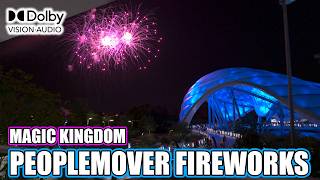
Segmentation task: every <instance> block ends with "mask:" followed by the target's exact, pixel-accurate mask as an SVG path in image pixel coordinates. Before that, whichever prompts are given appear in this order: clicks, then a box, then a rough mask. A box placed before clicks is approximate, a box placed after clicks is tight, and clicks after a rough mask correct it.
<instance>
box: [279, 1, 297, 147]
mask: <svg viewBox="0 0 320 180" xmlns="http://www.w3.org/2000/svg"><path fill="white" fill-rule="evenodd" d="M292 2H293V0H280V4H281V6H282V14H283V27H284V41H285V56H286V66H287V77H288V105H289V113H290V143H291V146H293V145H294V108H293V98H292V67H291V53H290V38H289V25H288V10H287V5H288V4H289V3H292Z"/></svg>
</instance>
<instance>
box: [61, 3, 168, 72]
mask: <svg viewBox="0 0 320 180" xmlns="http://www.w3.org/2000/svg"><path fill="white" fill-rule="evenodd" d="M67 26H68V29H69V31H70V32H68V33H67V37H68V40H69V41H70V40H71V41H72V44H73V46H74V48H73V49H74V52H73V53H74V55H75V57H76V58H75V59H74V62H76V64H80V65H83V66H84V67H86V68H87V69H97V68H98V69H101V70H102V71H106V70H112V69H118V68H121V69H123V68H125V67H126V66H127V65H129V64H134V65H135V66H137V67H138V68H139V69H146V68H147V66H148V65H146V64H147V63H150V62H152V60H154V59H155V58H157V57H158V53H159V51H160V50H159V49H158V47H159V46H158V45H159V43H160V42H161V40H162V38H161V37H160V36H159V35H158V30H157V24H156V22H155V18H154V17H153V16H147V15H143V14H142V13H141V12H140V11H139V8H137V10H134V11H133V10H129V8H126V6H125V5H120V6H119V5H118V6H117V7H109V8H105V9H97V10H96V9H93V10H91V11H90V12H89V13H86V14H84V15H83V16H81V17H78V18H75V19H74V20H73V21H72V22H71V23H70V24H69V25H67Z"/></svg>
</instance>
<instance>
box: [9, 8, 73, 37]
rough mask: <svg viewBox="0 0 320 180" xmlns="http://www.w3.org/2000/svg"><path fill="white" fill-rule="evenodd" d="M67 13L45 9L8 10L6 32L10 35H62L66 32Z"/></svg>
mask: <svg viewBox="0 0 320 180" xmlns="http://www.w3.org/2000/svg"><path fill="white" fill-rule="evenodd" d="M66 16H67V13H66V12H65V11H55V10H53V9H52V8H44V9H43V10H42V11H38V10H36V9H34V8H19V9H14V8H7V9H6V23H7V25H6V31H7V33H8V34H9V35H61V34H63V32H64V27H63V22H64V20H65V18H66Z"/></svg>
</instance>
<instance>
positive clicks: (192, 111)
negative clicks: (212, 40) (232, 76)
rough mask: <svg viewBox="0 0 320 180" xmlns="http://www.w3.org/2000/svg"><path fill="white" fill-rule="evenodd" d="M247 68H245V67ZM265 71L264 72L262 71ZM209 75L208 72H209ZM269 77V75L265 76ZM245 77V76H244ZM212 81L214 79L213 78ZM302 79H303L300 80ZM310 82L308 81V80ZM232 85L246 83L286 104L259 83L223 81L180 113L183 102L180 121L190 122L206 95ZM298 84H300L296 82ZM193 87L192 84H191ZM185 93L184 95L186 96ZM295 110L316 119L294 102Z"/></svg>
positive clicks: (285, 103)
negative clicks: (184, 111)
mask: <svg viewBox="0 0 320 180" xmlns="http://www.w3.org/2000/svg"><path fill="white" fill-rule="evenodd" d="M246 69H247V68H246ZM264 73H265V72H264ZM209 75H210V74H209ZM209 75H206V76H204V77H203V78H204V79H206V78H208V77H209ZM273 75H274V74H270V76H273ZM267 77H269V76H267ZM203 78H201V79H200V80H204V79H203ZM244 79H245V78H244ZM200 80H198V81H197V82H196V83H200ZM208 81H209V82H204V83H205V84H210V81H211V80H208ZM213 81H214V80H213ZM300 81H303V80H300ZM306 82H307V81H306ZM308 83H310V82H308ZM234 85H246V86H250V87H253V88H257V89H259V90H261V91H263V92H265V93H267V94H269V95H271V96H273V97H274V98H276V99H277V100H279V102H280V103H282V104H284V105H285V106H288V102H287V99H286V98H283V97H281V96H280V95H278V94H276V93H274V92H272V91H271V90H268V89H266V88H264V87H262V86H260V85H259V84H255V83H251V82H246V81H229V82H225V83H222V84H218V85H216V86H213V87H211V88H209V89H206V90H205V92H204V93H203V94H202V95H201V97H200V98H199V99H197V101H196V102H194V103H193V104H192V107H191V108H189V109H188V111H187V112H186V113H182V111H183V108H184V107H183V104H182V110H181V112H180V122H186V123H188V124H189V123H190V122H191V120H192V117H193V116H194V114H195V113H196V111H197V110H198V109H199V107H200V106H201V105H202V104H203V103H204V102H205V101H207V99H208V97H209V96H210V95H211V94H213V93H214V92H216V91H218V90H220V89H222V88H224V87H228V86H234ZM298 85H300V84H298ZM192 87H193V86H192ZM191 91H192V88H191V89H190V90H189V91H188V93H187V95H188V94H189V93H190V92H191ZM187 95H186V96H187ZM295 111H296V112H298V113H300V114H302V115H303V116H305V117H307V118H309V119H310V120H311V121H318V119H319V118H318V117H317V115H316V114H314V113H313V112H311V111H308V110H306V109H304V108H303V107H299V106H298V105H296V104H295Z"/></svg>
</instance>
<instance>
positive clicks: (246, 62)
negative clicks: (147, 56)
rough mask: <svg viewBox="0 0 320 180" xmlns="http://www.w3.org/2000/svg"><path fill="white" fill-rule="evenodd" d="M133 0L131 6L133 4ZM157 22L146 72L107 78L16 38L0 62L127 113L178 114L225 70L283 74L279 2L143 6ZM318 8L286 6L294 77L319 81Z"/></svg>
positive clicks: (50, 41)
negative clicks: (156, 52) (157, 109)
mask: <svg viewBox="0 0 320 180" xmlns="http://www.w3.org/2000/svg"><path fill="white" fill-rule="evenodd" d="M131 2H133V1H131ZM141 2H142V8H143V9H146V10H150V11H152V12H153V13H154V14H155V15H156V17H157V18H158V23H159V30H160V33H161V34H162V36H163V38H164V41H163V42H162V43H161V47H160V49H161V53H160V58H159V59H158V60H156V61H154V62H153V63H152V65H151V66H150V68H148V69H147V70H145V71H142V72H141V71H138V70H135V69H132V68H128V69H127V70H126V71H120V72H113V73H104V72H87V71H80V70H75V71H73V72H68V71H67V70H66V66H67V64H68V63H69V61H68V58H69V54H70V50H68V47H67V46H66V45H65V44H64V43H63V41H61V40H59V39H58V38H56V37H18V38H14V39H11V40H8V41H5V42H2V43H1V44H0V60H1V62H0V64H2V65H4V66H5V67H19V68H21V69H23V70H24V71H26V72H28V73H31V74H33V75H34V82H35V83H37V84H39V85H40V86H42V87H45V88H46V89H48V90H51V91H53V92H56V93H59V94H61V96H62V97H63V98H64V99H75V98H82V99H85V100H87V101H88V103H89V105H90V107H91V108H92V109H94V110H96V111H98V112H102V111H104V112H124V111H127V110H128V109H129V108H131V107H133V106H137V105H142V104H151V105H155V106H164V107H166V108H167V109H168V110H169V111H170V112H171V113H173V114H178V112H179V109H180V104H181V102H182V99H183V96H184V94H185V93H186V92H187V90H188V88H189V87H190V86H191V85H192V84H193V83H194V82H195V81H196V80H197V79H199V78H200V77H202V76H204V75H205V74H207V73H210V72H213V71H215V70H218V69H221V68H227V67H251V68H259V69H265V70H270V71H274V72H280V73H285V70H286V66H285V58H284V41H283V25H282V11H281V6H280V5H279V3H278V0H259V1H257V0H241V1H239V0H233V1H223V0H219V1H218V0H202V1H195V0H193V1H192V0H144V1H141ZM319 5H320V2H319V0H297V1H296V2H295V3H293V4H292V5H290V6H289V7H288V10H289V24H290V38H291V50H292V62H293V75H294V76H296V77H299V78H302V79H305V80H310V81H315V82H320V59H317V58H314V56H315V54H319V53H320V25H319V23H320V21H319V19H320V11H319V8H320V6H319Z"/></svg>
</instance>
